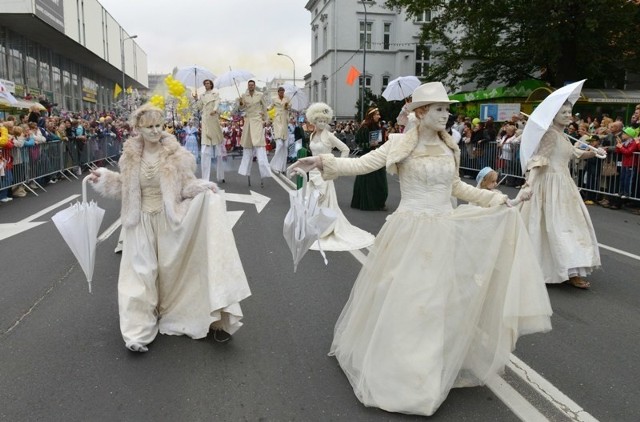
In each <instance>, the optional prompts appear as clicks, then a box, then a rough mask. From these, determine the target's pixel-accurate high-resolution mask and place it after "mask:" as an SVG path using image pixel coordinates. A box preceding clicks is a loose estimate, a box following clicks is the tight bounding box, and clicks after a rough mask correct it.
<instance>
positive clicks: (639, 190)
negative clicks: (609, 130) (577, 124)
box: [460, 142, 640, 201]
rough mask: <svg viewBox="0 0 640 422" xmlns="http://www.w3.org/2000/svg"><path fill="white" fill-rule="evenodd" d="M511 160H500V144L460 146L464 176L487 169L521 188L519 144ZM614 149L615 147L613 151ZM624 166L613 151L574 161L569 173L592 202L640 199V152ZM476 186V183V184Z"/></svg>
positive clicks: (620, 155) (635, 153)
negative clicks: (600, 156) (597, 156)
mask: <svg viewBox="0 0 640 422" xmlns="http://www.w3.org/2000/svg"><path fill="white" fill-rule="evenodd" d="M514 147H515V148H514V150H513V152H512V157H513V158H512V159H511V160H504V159H501V158H500V149H499V148H498V144H497V142H489V143H487V144H485V145H483V146H481V147H480V149H478V148H475V147H474V146H473V145H470V144H463V143H461V144H460V172H461V173H462V175H463V176H467V177H470V178H473V179H475V176H476V175H477V174H478V171H479V170H480V169H482V168H483V167H487V166H489V167H491V168H493V169H494V170H496V171H497V172H498V173H499V175H500V177H499V179H498V180H500V181H502V184H503V185H506V186H520V185H522V184H523V183H524V177H523V175H522V170H521V167H520V154H519V146H517V145H515V146H514ZM610 149H612V148H610ZM625 161H627V164H629V161H631V163H630V164H631V165H627V166H623V165H622V163H623V157H622V154H617V153H615V152H609V153H608V156H607V158H606V159H604V160H601V159H599V158H595V157H594V158H588V159H584V160H582V159H574V160H571V162H570V164H569V170H570V172H571V175H572V177H573V180H574V182H575V183H576V186H578V188H579V189H580V190H581V191H582V194H583V197H584V198H585V200H586V199H589V200H592V201H597V200H601V199H611V197H620V198H623V199H624V198H628V199H632V200H640V183H639V179H640V152H634V153H633V155H632V156H631V157H628V158H627V160H625ZM473 184H474V185H475V183H473Z"/></svg>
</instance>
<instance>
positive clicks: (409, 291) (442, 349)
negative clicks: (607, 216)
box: [293, 82, 551, 415]
mask: <svg viewBox="0 0 640 422" xmlns="http://www.w3.org/2000/svg"><path fill="white" fill-rule="evenodd" d="M451 102H453V101H449V99H448V96H447V93H446V90H445V89H444V86H443V85H442V84H441V83H438V82H436V83H434V82H432V83H427V84H424V85H421V86H420V87H418V88H417V89H416V90H415V91H414V93H413V103H412V105H411V110H414V111H415V114H416V118H417V126H416V127H415V128H413V129H411V130H410V131H409V132H407V133H406V134H403V135H392V136H391V137H390V141H389V142H387V143H385V144H384V145H382V146H381V147H380V148H378V149H376V150H374V151H372V152H370V153H368V154H366V155H364V156H362V157H359V158H336V157H334V156H333V155H328V154H327V155H321V156H320V157H309V158H303V159H301V160H299V162H298V163H296V164H294V165H293V166H296V167H300V168H302V169H303V170H310V169H311V168H319V169H320V170H321V171H322V174H323V176H324V177H325V179H332V178H335V177H337V176H339V175H354V174H363V173H367V172H370V171H372V170H375V169H378V168H382V167H385V166H386V168H387V170H388V171H389V172H391V173H395V172H397V173H398V175H399V179H400V191H401V195H402V198H401V201H400V205H399V207H398V209H397V210H396V211H395V212H394V213H393V214H392V215H390V216H389V217H388V218H387V222H386V223H385V225H384V226H383V227H382V230H381V231H380V233H379V234H378V235H377V237H376V241H375V244H374V246H373V248H372V250H371V252H370V253H369V255H368V256H367V259H366V261H365V264H364V266H363V268H362V270H361V272H360V274H359V275H358V278H357V280H356V282H355V284H354V287H353V290H352V291H351V296H350V297H349V300H348V302H347V304H346V305H345V307H344V309H343V311H342V314H341V315H340V318H339V319H338V322H337V324H336V327H335V333H334V339H333V344H332V345H331V351H330V353H331V354H332V355H335V357H336V358H337V360H338V362H339V364H340V366H341V367H342V369H343V371H344V372H345V374H346V375H347V377H348V379H349V381H350V382H351V385H352V387H353V389H354V392H355V394H356V396H357V397H358V399H359V400H360V401H361V402H362V403H364V404H365V405H367V406H375V407H379V408H381V409H384V410H387V411H392V412H402V413H409V414H419V415H431V414H433V413H434V412H435V411H436V410H437V409H438V407H439V406H440V404H441V403H442V402H443V400H444V399H445V398H446V397H447V394H448V393H449V390H450V389H451V388H452V387H468V386H476V385H482V384H484V383H485V382H486V381H487V380H488V379H489V378H490V377H492V376H494V375H495V374H496V373H500V372H501V371H502V370H503V368H504V365H505V364H506V363H507V361H508V359H509V354H510V353H511V351H512V350H513V349H514V347H515V344H516V340H517V339H518V337H519V336H520V335H523V334H528V333H535V332H543V331H548V330H550V329H551V324H550V315H551V307H550V304H549V298H548V295H547V291H546V289H545V285H544V279H543V277H542V272H541V270H540V266H539V265H538V263H537V262H536V260H534V259H531V256H532V253H533V250H532V246H531V241H530V240H529V236H528V235H527V232H526V229H525V227H524V224H523V222H522V219H521V217H520V214H519V212H518V210H517V209H515V208H512V207H510V206H509V205H513V202H511V201H510V200H508V199H507V197H506V196H505V195H502V194H499V193H494V192H491V191H488V190H481V189H477V188H475V187H473V186H471V185H468V184H466V183H464V182H462V181H461V180H460V178H459V176H458V167H459V160H460V150H459V148H458V146H457V145H456V144H455V143H454V142H453V141H452V139H451V136H450V135H449V134H448V133H447V132H446V131H445V125H446V122H447V118H448V115H449V111H448V109H449V103H451ZM451 195H454V196H456V197H458V198H460V199H463V200H466V201H469V202H476V203H478V204H481V205H482V206H485V207H489V208H481V207H465V208H461V209H453V207H452V205H451V201H450V196H451ZM504 204H507V206H505V205H504Z"/></svg>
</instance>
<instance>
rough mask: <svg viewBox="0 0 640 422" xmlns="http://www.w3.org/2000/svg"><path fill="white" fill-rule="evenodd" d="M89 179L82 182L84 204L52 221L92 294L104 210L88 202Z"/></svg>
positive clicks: (54, 217)
mask: <svg viewBox="0 0 640 422" xmlns="http://www.w3.org/2000/svg"><path fill="white" fill-rule="evenodd" d="M89 177H90V176H87V177H85V178H84V179H83V180H82V202H76V203H75V204H73V205H71V206H70V207H69V208H67V209H65V210H62V211H59V212H58V213H56V214H55V215H54V216H53V217H52V218H51V219H52V220H53V223H54V224H55V225H56V228H57V229H58V231H59V232H60V234H61V235H62V238H63V239H64V240H65V242H67V245H69V248H70V249H71V252H73V255H74V256H75V257H76V259H77V260H78V263H79V264H80V267H82V271H83V272H84V274H85V276H86V277H87V283H89V293H91V280H92V278H93V268H94V266H95V262H96V245H97V243H98V232H99V231H100V225H101V224H102V219H103V217H104V210H103V209H102V208H100V207H98V204H96V203H95V201H91V202H87V181H88V179H89Z"/></svg>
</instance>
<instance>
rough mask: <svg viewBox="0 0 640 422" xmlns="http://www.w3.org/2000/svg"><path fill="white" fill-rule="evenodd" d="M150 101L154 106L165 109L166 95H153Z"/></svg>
mask: <svg viewBox="0 0 640 422" xmlns="http://www.w3.org/2000/svg"><path fill="white" fill-rule="evenodd" d="M149 102H150V103H151V104H153V105H154V106H156V107H158V108H161V109H163V110H164V97H163V96H162V95H158V94H156V95H154V96H152V97H151V98H149Z"/></svg>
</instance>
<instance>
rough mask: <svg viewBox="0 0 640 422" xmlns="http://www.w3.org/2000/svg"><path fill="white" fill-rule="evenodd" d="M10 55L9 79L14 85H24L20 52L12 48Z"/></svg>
mask: <svg viewBox="0 0 640 422" xmlns="http://www.w3.org/2000/svg"><path fill="white" fill-rule="evenodd" d="M10 54H11V63H10V65H9V66H10V68H11V79H12V80H13V82H14V83H15V84H23V83H24V74H23V72H22V71H23V65H22V60H23V59H22V52H21V51H20V50H18V49H15V48H12V49H11V50H10Z"/></svg>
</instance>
